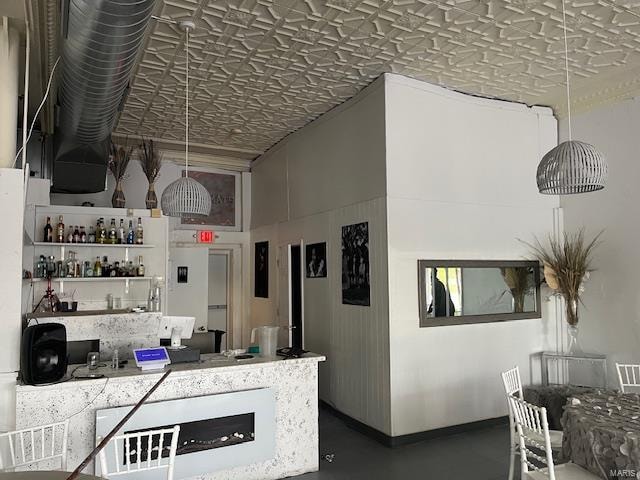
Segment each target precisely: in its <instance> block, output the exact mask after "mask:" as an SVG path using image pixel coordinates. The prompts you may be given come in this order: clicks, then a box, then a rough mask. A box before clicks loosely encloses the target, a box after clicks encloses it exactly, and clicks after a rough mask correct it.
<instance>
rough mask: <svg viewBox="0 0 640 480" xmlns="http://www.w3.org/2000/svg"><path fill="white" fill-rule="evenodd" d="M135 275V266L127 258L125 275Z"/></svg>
mask: <svg viewBox="0 0 640 480" xmlns="http://www.w3.org/2000/svg"><path fill="white" fill-rule="evenodd" d="M135 276H136V267H134V266H133V262H132V261H131V260H129V263H128V264H127V277H135Z"/></svg>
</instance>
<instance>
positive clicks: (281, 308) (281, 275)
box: [277, 244, 291, 347]
mask: <svg viewBox="0 0 640 480" xmlns="http://www.w3.org/2000/svg"><path fill="white" fill-rule="evenodd" d="M290 255H291V248H290V245H288V244H287V245H280V246H279V247H278V258H277V265H278V307H277V322H278V323H277V324H278V325H279V326H281V327H284V328H281V329H280V331H279V332H278V347H288V346H290V345H291V338H290V333H291V332H290V330H289V325H290V315H289V312H290V309H291V304H290V298H291V295H290V291H291V285H290V283H289V258H290Z"/></svg>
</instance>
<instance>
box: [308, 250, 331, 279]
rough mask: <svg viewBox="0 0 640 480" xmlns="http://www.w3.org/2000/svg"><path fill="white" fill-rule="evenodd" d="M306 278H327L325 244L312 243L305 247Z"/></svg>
mask: <svg viewBox="0 0 640 480" xmlns="http://www.w3.org/2000/svg"><path fill="white" fill-rule="evenodd" d="M305 250H306V255H305V261H306V270H307V278H325V277H326V276H327V244H326V243H324V242H323V243H312V244H310V245H307V247H306V249H305Z"/></svg>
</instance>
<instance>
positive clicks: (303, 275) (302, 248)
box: [277, 239, 306, 349]
mask: <svg viewBox="0 0 640 480" xmlns="http://www.w3.org/2000/svg"><path fill="white" fill-rule="evenodd" d="M294 246H300V317H301V318H300V327H301V329H302V333H301V334H300V338H301V340H302V342H301V343H302V348H303V349H304V331H305V315H304V280H305V278H306V268H305V256H306V255H305V243H304V240H303V239H300V240H299V241H298V242H287V243H283V244H281V245H279V247H278V252H277V255H278V258H277V266H278V276H277V278H278V303H277V305H278V307H277V308H278V311H277V314H278V323H280V321H279V319H280V310H281V309H280V300H281V295H280V289H281V288H283V287H284V286H283V285H281V284H280V279H281V278H282V275H281V273H282V272H281V271H280V269H281V268H283V267H282V266H283V263H282V261H281V259H280V254H281V252H282V250H283V249H286V255H287V263H286V268H287V284H286V292H287V316H288V318H287V325H288V326H289V345H292V344H293V330H292V328H291V327H292V326H293V312H292V306H293V302H292V296H291V292H292V284H293V282H292V277H291V247H294Z"/></svg>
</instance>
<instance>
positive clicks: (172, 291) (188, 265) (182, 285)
mask: <svg viewBox="0 0 640 480" xmlns="http://www.w3.org/2000/svg"><path fill="white" fill-rule="evenodd" d="M169 272H170V274H169V292H168V295H167V300H168V302H167V311H168V313H169V315H185V316H189V317H195V318H196V323H195V327H194V331H195V332H206V331H207V326H208V310H209V249H208V248H202V247H172V248H170V249H169Z"/></svg>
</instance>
